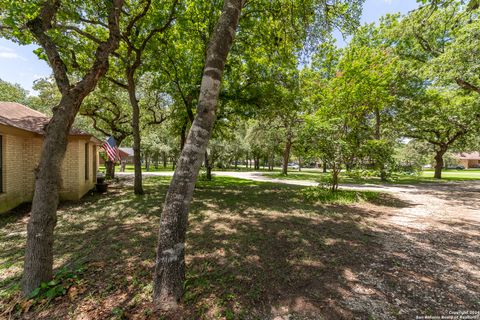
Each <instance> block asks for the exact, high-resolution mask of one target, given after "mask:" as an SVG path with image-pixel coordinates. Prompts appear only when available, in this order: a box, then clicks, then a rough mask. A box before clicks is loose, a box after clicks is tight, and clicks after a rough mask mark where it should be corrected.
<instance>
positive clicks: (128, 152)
mask: <svg viewBox="0 0 480 320" xmlns="http://www.w3.org/2000/svg"><path fill="white" fill-rule="evenodd" d="M103 155H104V156H105V157H106V154H105V153H103ZM118 155H119V156H120V160H122V161H126V163H133V149H132V148H118ZM105 159H106V158H105ZM105 159H103V158H102V157H100V164H102V165H103V164H105Z"/></svg>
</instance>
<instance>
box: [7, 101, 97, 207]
mask: <svg viewBox="0 0 480 320" xmlns="http://www.w3.org/2000/svg"><path fill="white" fill-rule="evenodd" d="M49 120H50V118H49V117H47V116H46V115H45V114H43V113H41V112H38V111H35V110H32V109H30V108H28V107H26V106H24V105H21V104H18V103H13V102H0V213H2V212H6V211H8V210H10V209H12V208H14V207H16V206H18V205H19V204H21V203H24V202H30V201H32V199H33V191H34V183H35V174H34V170H35V168H36V167H37V164H38V161H39V159H40V152H41V148H42V142H43V135H44V134H45V132H44V127H45V125H46V124H47V123H48V121H49ZM99 145H101V142H100V141H99V140H98V139H96V138H95V137H93V136H92V135H90V134H88V133H86V132H83V131H81V130H78V129H76V128H72V129H71V131H70V136H69V138H68V146H67V152H66V154H65V158H64V160H63V164H62V186H61V189H60V198H61V199H62V200H78V199H80V198H81V197H83V196H84V195H85V194H86V193H87V192H88V191H89V190H91V189H92V188H93V187H94V186H95V183H96V173H97V168H98V150H99Z"/></svg>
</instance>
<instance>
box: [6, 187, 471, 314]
mask: <svg viewBox="0 0 480 320" xmlns="http://www.w3.org/2000/svg"><path fill="white" fill-rule="evenodd" d="M169 180H170V178H166V177H155V178H149V179H146V180H145V191H146V194H145V195H144V196H143V197H139V196H135V195H133V194H132V192H131V189H128V190H125V189H124V188H121V187H118V188H117V187H116V186H113V187H112V188H111V190H110V192H109V193H108V194H106V195H96V196H93V197H88V198H86V199H85V200H84V201H83V202H81V203H65V204H63V205H62V206H61V208H60V210H59V213H58V216H59V223H58V226H57V228H56V230H55V237H56V238H55V247H54V252H55V261H56V268H57V269H58V268H62V267H65V266H66V267H70V268H75V267H76V266H79V265H84V266H85V267H86V271H85V273H84V274H83V275H82V281H81V282H80V284H79V285H78V287H79V292H80V293H79V294H78V295H77V296H76V297H74V298H73V299H72V300H70V299H69V298H68V297H64V298H61V299H59V300H58V301H54V302H52V303H51V304H50V305H46V306H42V307H37V308H34V309H33V310H32V311H30V312H28V313H27V314H25V315H22V316H23V317H25V318H29V319H55V318H57V319H68V318H73V317H82V316H84V317H89V318H92V319H109V318H112V317H113V318H114V317H117V318H122V317H123V318H135V317H137V318H149V317H150V318H152V319H156V318H158V317H157V315H155V313H154V312H153V310H152V309H151V306H150V305H149V304H148V301H149V300H150V298H151V281H152V272H153V267H154V260H155V246H156V240H157V232H158V222H159V221H158V220H159V215H160V212H161V207H162V203H163V199H164V195H165V193H166V189H167V186H168V183H169ZM301 189H302V187H297V186H288V185H277V184H272V183H261V182H252V181H248V180H238V179H234V178H216V179H215V180H214V181H213V182H203V181H200V182H199V183H198V184H197V188H196V191H195V200H194V201H193V203H192V208H191V215H190V226H189V232H188V237H187V239H188V240H187V249H186V252H187V257H186V258H187V268H188V270H187V281H186V283H185V287H186V294H185V297H184V304H185V309H184V311H183V316H184V317H185V318H187V319H220V318H226V319H244V318H249V319H252V318H260V319H269V318H273V317H274V316H276V315H287V314H298V315H305V316H307V315H309V316H313V317H314V318H316V319H317V318H321V319H351V318H354V317H356V318H362V319H367V318H369V317H374V318H382V319H389V318H392V319H393V318H402V317H404V318H405V319H406V318H407V317H410V318H411V316H412V315H414V314H421V312H423V311H424V310H426V308H427V307H428V308H429V310H431V312H440V311H441V310H442V309H441V308H442V307H441V306H442V304H443V306H447V305H449V304H452V303H460V302H461V303H462V304H463V305H462V306H464V307H465V309H468V308H470V309H472V310H473V307H474V306H475V304H474V303H475V301H474V297H475V295H474V294H473V292H479V291H480V288H479V287H478V282H475V281H473V280H475V279H474V274H475V273H474V272H475V270H477V269H478V265H479V264H478V261H477V259H478V256H475V254H474V250H475V247H474V246H472V244H475V243H477V244H478V241H479V240H480V239H478V234H476V235H475V233H474V232H472V233H471V234H464V233H461V232H458V233H451V232H437V231H434V232H431V233H429V234H427V235H426V234H424V233H413V234H412V233H411V234H408V235H406V234H405V230H399V229H392V228H391V227H390V226H387V225H383V224H378V225H375V226H371V225H370V224H367V223H366V220H367V219H372V218H377V219H382V218H383V217H384V216H385V215H386V212H384V211H385V209H386V208H388V207H389V206H390V207H394V209H396V208H403V207H409V206H413V204H409V203H405V202H402V201H401V200H398V199H396V198H395V197H394V196H391V195H382V197H383V196H385V197H386V198H382V197H379V198H377V199H376V201H380V202H379V203H378V204H380V205H381V206H375V205H369V206H361V205H322V204H318V203H311V202H305V201H304V199H303V198H302V197H301V196H300V195H299V194H300V193H299V190H301ZM372 206H373V207H372ZM5 219H8V218H5ZM2 220H3V217H2ZM465 223H468V222H465ZM25 227H26V226H25V221H22V220H21V219H12V220H9V221H7V222H5V223H4V224H3V225H2V229H1V236H2V238H1V239H2V244H1V245H2V251H1V253H0V268H1V269H2V277H1V281H2V282H1V283H0V293H1V292H5V291H6V290H7V288H11V287H12V284H13V285H15V284H16V283H18V279H19V276H20V272H21V263H22V260H23V245H24V241H25V233H24V231H25ZM10 234H13V235H15V236H14V237H13V236H12V237H10V236H9V235H10ZM389 241H393V242H396V243H399V244H401V245H400V246H395V245H387V244H388V243H389ZM3 249H7V250H6V251H4V250H3ZM412 252H413V253H412ZM452 252H453V253H452ZM7 262H8V263H7ZM461 263H463V264H468V265H469V266H473V267H472V268H473V269H470V270H471V271H465V270H464V269H463V268H461V267H460V266H461ZM475 263H477V264H476V266H477V267H475ZM445 266H450V269H449V270H448V273H447V274H441V273H439V270H440V269H441V268H443V269H441V270H443V271H445V270H446V269H445ZM475 268H477V269H475ZM3 271H5V273H3ZM469 272H470V273H469ZM406 279H411V280H412V281H410V280H408V281H407V280H406ZM455 279H456V280H455ZM449 281H454V283H455V284H456V285H458V286H457V287H453V288H448V287H447V284H448V283H449ZM425 286H427V288H426V287H425ZM462 286H463V287H464V288H463V289H462ZM438 288H441V289H442V290H444V291H443V292H444V293H445V294H444V295H442V297H438V296H437V295H436V293H435V290H437V289H438ZM432 297H435V299H436V300H437V301H436V302H435V303H433V304H432V303H431V299H432ZM6 300H7V299H6V298H5V300H4V301H6ZM397 300H398V301H400V304H399V303H398V301H397ZM437 302H438V303H437ZM2 303H3V302H2ZM7 304H8V301H7V303H6V304H5V305H7ZM5 305H2V306H0V307H5ZM402 312H403V313H402ZM0 313H1V312H0ZM12 314H13V315H14V316H18V317H20V315H19V314H18V313H15V311H14V312H13V313H12Z"/></svg>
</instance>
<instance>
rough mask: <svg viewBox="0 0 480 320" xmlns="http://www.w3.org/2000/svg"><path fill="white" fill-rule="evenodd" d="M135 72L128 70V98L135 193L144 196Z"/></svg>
mask: <svg viewBox="0 0 480 320" xmlns="http://www.w3.org/2000/svg"><path fill="white" fill-rule="evenodd" d="M133 73H134V71H133V70H127V83H128V96H129V98H130V105H131V106H132V135H133V167H134V172H135V177H134V183H133V192H134V193H135V194H139V195H142V194H143V185H142V159H141V155H140V145H141V137H140V107H139V105H138V100H137V95H136V93H135V78H134V75H133Z"/></svg>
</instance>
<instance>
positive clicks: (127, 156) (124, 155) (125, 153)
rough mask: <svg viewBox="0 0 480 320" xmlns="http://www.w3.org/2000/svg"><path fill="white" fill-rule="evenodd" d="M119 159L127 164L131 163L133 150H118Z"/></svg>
mask: <svg viewBox="0 0 480 320" xmlns="http://www.w3.org/2000/svg"><path fill="white" fill-rule="evenodd" d="M118 153H119V154H120V159H122V161H123V160H125V161H126V162H127V163H133V148H118Z"/></svg>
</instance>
